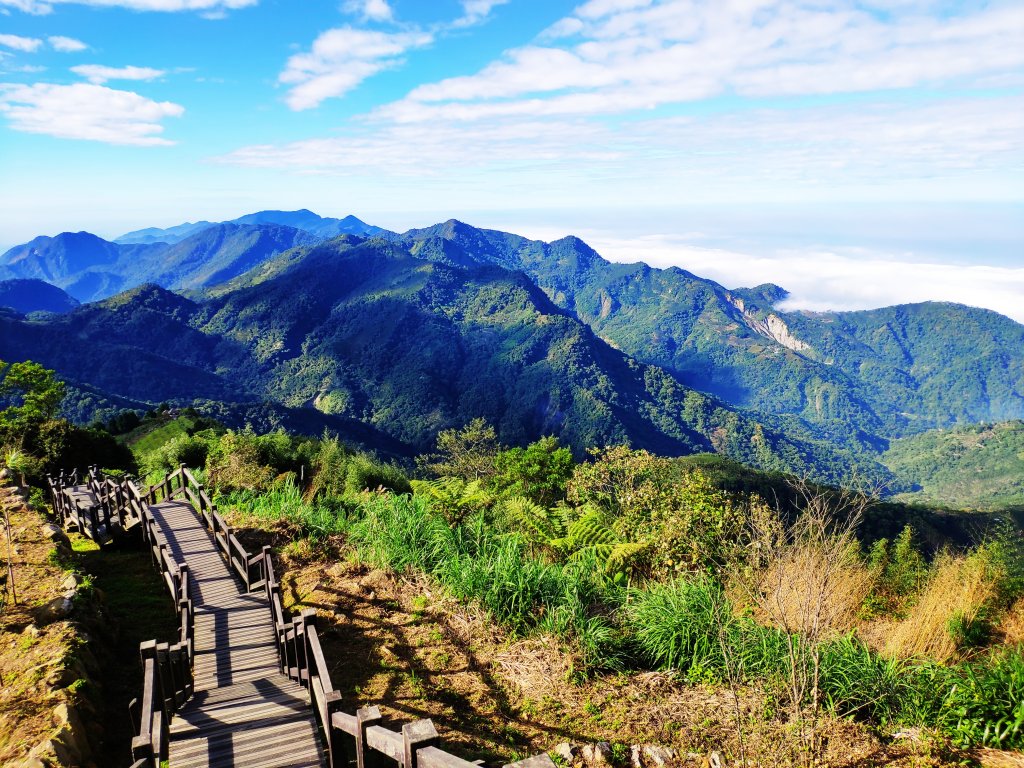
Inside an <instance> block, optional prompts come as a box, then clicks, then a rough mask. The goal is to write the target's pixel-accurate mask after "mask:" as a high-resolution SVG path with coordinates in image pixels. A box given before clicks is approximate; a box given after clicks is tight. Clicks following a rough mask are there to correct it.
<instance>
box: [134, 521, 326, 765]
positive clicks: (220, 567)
mask: <svg viewBox="0 0 1024 768" xmlns="http://www.w3.org/2000/svg"><path fill="white" fill-rule="evenodd" d="M149 509H150V511H151V512H152V515H153V518H154V519H155V521H156V523H157V525H158V526H159V528H160V530H161V531H162V532H163V535H164V537H165V538H166V540H167V544H168V547H169V549H170V555H171V557H172V558H173V559H174V560H176V561H178V562H185V563H188V566H189V579H190V584H189V588H190V592H191V595H192V599H193V601H194V602H195V606H196V609H195V656H194V662H193V663H194V667H193V678H194V681H195V682H194V686H195V689H194V693H193V696H192V699H191V700H190V701H188V702H187V703H186V704H185V706H184V707H182V708H181V709H180V710H179V711H178V713H177V715H176V716H175V718H174V719H173V721H172V722H171V726H170V746H169V760H170V765H171V766H173V768H199V766H204V767H205V766H233V765H244V766H251V767H252V768H259V767H260V766H267V767H268V768H269V766H282V767H283V766H292V767H294V768H300V767H302V766H321V765H323V754H322V752H321V750H320V744H319V737H318V735H317V732H316V725H315V723H314V720H313V714H312V712H311V711H310V709H309V697H308V695H307V694H306V691H305V689H304V688H303V687H302V686H301V685H299V684H298V683H296V682H293V681H291V680H289V679H288V678H287V677H285V676H284V675H282V674H281V672H280V668H279V665H278V657H277V642H276V634H275V629H274V625H273V623H272V622H271V617H270V610H269V607H268V605H267V600H266V597H265V596H264V595H263V594H261V593H246V592H244V591H243V589H244V588H240V587H239V584H238V582H237V581H236V580H235V578H234V576H233V575H232V572H231V570H229V569H228V566H227V564H226V563H225V561H224V560H223V559H222V558H221V556H220V555H219V554H218V552H217V548H216V546H215V545H214V541H213V538H212V537H211V535H210V533H209V532H208V531H207V530H206V528H205V527H204V526H203V524H202V523H201V522H200V519H199V517H198V515H197V514H196V512H195V510H193V508H192V506H191V505H190V504H187V503H185V502H182V501H165V502H162V503H160V504H156V505H153V506H150V508H149Z"/></svg>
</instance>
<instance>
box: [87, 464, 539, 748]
mask: <svg viewBox="0 0 1024 768" xmlns="http://www.w3.org/2000/svg"><path fill="white" fill-rule="evenodd" d="M96 483H97V486H96V489H95V490H94V493H97V496H98V497H99V493H102V494H103V499H104V500H105V503H106V505H107V506H106V508H107V509H108V512H109V514H111V515H113V516H116V517H117V518H118V520H123V521H124V523H125V527H128V526H129V525H131V524H133V523H134V522H139V523H141V524H142V532H143V539H144V541H145V542H146V543H147V544H148V546H149V548H150V552H151V554H152V557H153V562H154V564H155V565H156V566H157V567H158V568H159V570H160V573H161V574H162V576H163V578H164V583H165V585H166V586H167V589H168V591H169V592H170V594H171V597H172V598H173V599H174V600H175V606H176V609H177V611H178V618H179V624H180V628H179V636H178V641H177V642H176V643H174V644H173V645H171V644H168V643H157V642H156V641H153V640H151V641H148V642H145V643H142V645H141V646H140V656H141V659H142V666H143V691H142V698H141V699H137V700H134V701H132V703H131V705H130V709H131V713H132V719H133V722H134V725H135V733H136V734H137V735H136V736H135V737H134V738H133V739H132V760H133V761H134V762H133V764H132V768H158V766H159V765H160V763H161V761H164V760H166V759H167V754H168V741H169V726H170V720H171V717H172V716H173V715H174V713H175V712H176V711H177V710H178V709H179V708H180V707H181V706H182V705H183V704H184V703H185V701H186V700H187V699H188V698H189V697H190V696H191V695H192V692H193V684H194V683H193V679H192V668H193V654H194V621H195V611H194V607H193V604H192V600H191V599H190V597H189V586H188V572H189V571H188V564H187V563H177V562H175V561H174V560H173V558H172V557H171V556H170V554H169V552H168V546H167V542H166V540H165V538H164V536H163V533H162V532H161V531H160V528H159V526H158V525H157V524H156V521H155V519H154V518H153V516H152V514H151V513H150V512H149V509H148V507H149V506H150V505H152V504H158V503H160V502H161V501H167V500H173V499H181V500H184V501H187V502H189V503H190V504H191V506H192V508H193V509H194V510H195V511H196V513H197V514H198V515H199V517H200V519H201V520H202V522H203V525H204V526H205V527H206V528H207V529H208V530H209V531H210V533H211V535H212V537H213V540H214V543H215V545H216V547H217V551H218V552H219V553H220V554H221V556H222V557H223V558H224V559H225V560H226V561H227V563H228V564H229V566H230V568H231V570H232V571H233V572H234V573H235V575H236V576H237V577H238V579H239V580H240V581H241V583H242V584H243V585H244V586H245V589H246V591H252V590H254V589H260V588H262V589H263V591H264V594H265V595H266V597H267V603H268V607H269V610H270V616H271V620H272V621H273V624H274V629H275V635H276V641H277V653H278V661H279V667H280V671H281V672H282V673H283V674H284V675H286V676H287V677H289V678H290V679H292V680H294V681H296V682H298V683H299V684H300V685H302V686H303V687H304V688H306V689H307V690H308V691H309V698H310V706H311V708H312V709H313V712H314V714H315V717H316V721H317V725H318V727H319V729H320V732H321V734H322V735H323V738H324V744H325V746H326V748H327V758H328V766H330V768H348V767H349V766H354V768H390V767H391V766H394V765H396V764H397V766H399V767H400V768H479V766H478V764H477V763H474V762H469V761H467V760H463V759H461V758H459V757H456V756H455V755H452V754H449V753H448V752H445V751H443V750H441V749H440V748H439V746H438V744H439V743H440V737H439V736H438V733H437V730H436V729H435V728H434V724H433V723H432V722H431V721H430V720H417V721H415V722H412V723H407V724H405V725H403V726H402V729H401V731H400V732H397V731H392V730H389V729H387V728H384V727H383V726H382V725H381V724H380V723H381V720H382V717H381V713H380V709H379V708H378V707H375V706H370V707H362V708H360V709H358V710H357V711H356V712H355V714H349V713H346V712H344V711H342V696H341V693H340V692H339V691H338V690H337V689H336V688H335V687H334V684H333V683H332V682H331V675H330V671H329V669H328V666H327V661H326V658H325V656H324V652H323V647H322V646H321V643H320V636H319V633H318V630H317V616H316V611H315V610H313V609H310V608H307V609H304V610H302V611H300V612H299V613H298V614H293V613H292V612H291V611H289V610H287V609H286V608H285V607H284V603H283V601H282V597H281V585H280V582H279V581H278V579H277V575H276V572H275V569H274V562H273V558H272V557H271V553H270V547H266V546H265V547H263V549H262V550H261V551H260V553H259V554H257V555H250V554H249V553H248V552H246V550H245V548H244V547H243V546H242V544H241V542H240V541H239V540H238V538H237V537H236V536H235V534H234V533H232V531H231V527H230V526H229V525H228V524H227V523H226V522H225V521H224V518H223V517H222V516H221V515H220V513H219V512H218V511H217V509H216V507H215V505H214V504H213V502H212V501H211V500H210V497H209V496H208V495H207V493H206V490H205V489H204V488H203V486H202V485H201V484H200V483H198V482H197V481H196V478H195V476H194V475H193V474H192V472H191V471H189V469H188V468H187V467H186V466H185V465H184V464H182V465H181V466H180V467H179V468H178V469H176V470H174V472H171V473H170V474H168V475H167V476H166V477H165V478H164V479H163V480H162V481H161V482H159V483H157V484H156V485H153V486H149V487H148V488H147V489H146V491H145V492H142V491H140V490H139V489H138V487H136V485H135V483H134V482H132V481H131V480H128V479H126V480H121V481H116V482H115V481H112V480H110V479H104V478H99V477H97V478H96ZM511 766H515V768H554V763H553V762H552V760H551V758H550V757H548V756H547V755H546V754H541V755H536V756H534V757H530V758H527V759H525V760H521V761H519V762H518V763H512V764H509V766H506V767H505V768H511Z"/></svg>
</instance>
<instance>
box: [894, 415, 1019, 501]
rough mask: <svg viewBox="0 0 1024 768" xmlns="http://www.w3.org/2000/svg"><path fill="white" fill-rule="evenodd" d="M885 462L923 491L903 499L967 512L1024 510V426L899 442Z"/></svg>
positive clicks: (937, 433) (977, 428) (985, 427)
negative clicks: (946, 506) (968, 510)
mask: <svg viewBox="0 0 1024 768" xmlns="http://www.w3.org/2000/svg"><path fill="white" fill-rule="evenodd" d="M882 462H883V463H884V464H885V465H886V466H887V467H888V468H889V469H891V470H892V471H893V473H894V474H895V475H897V476H898V477H900V478H902V479H904V480H906V481H908V482H913V483H915V484H916V487H917V488H918V490H916V491H915V492H912V493H905V494H902V495H901V496H898V497H897V498H899V499H902V500H906V501H924V502H928V503H942V504H945V505H948V506H951V507H961V508H964V509H980V510H992V509H1000V508H1019V509H1024V422H1022V421H1008V422H1004V423H1001V424H976V425H971V426H964V427H956V428H955V429H949V430H934V431H931V432H925V433H924V434H920V435H915V436H914V437H908V438H904V439H902V440H895V441H893V443H892V446H891V447H890V448H889V450H888V451H886V452H885V453H884V454H883V455H882Z"/></svg>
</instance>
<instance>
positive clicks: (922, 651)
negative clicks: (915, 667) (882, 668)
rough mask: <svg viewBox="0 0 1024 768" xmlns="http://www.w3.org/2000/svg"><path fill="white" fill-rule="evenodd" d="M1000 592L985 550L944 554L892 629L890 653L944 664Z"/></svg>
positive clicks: (956, 652) (995, 572) (994, 569)
mask: <svg viewBox="0 0 1024 768" xmlns="http://www.w3.org/2000/svg"><path fill="white" fill-rule="evenodd" d="M998 595H999V572H998V568H997V567H996V566H995V565H994V564H993V562H992V559H991V558H990V557H989V556H988V554H987V553H986V552H985V550H984V549H982V550H978V551H976V552H974V553H972V554H971V555H969V556H967V557H955V556H953V555H949V554H943V555H940V556H939V557H938V558H936V560H935V563H934V564H933V566H932V577H931V578H930V579H929V581H928V583H927V584H926V585H925V588H924V591H923V592H922V593H921V597H920V599H919V600H918V601H917V603H916V605H914V607H913V608H911V609H910V613H909V614H908V615H907V617H906V618H905V619H904V620H903V621H901V622H899V623H898V624H896V625H895V626H894V627H893V629H892V634H891V635H890V636H889V639H888V641H887V642H886V644H885V651H886V653H887V654H889V655H891V656H896V657H899V658H929V659H934V660H935V661H939V662H945V661H949V660H950V659H953V658H954V657H956V656H957V655H958V654H959V653H960V651H961V650H962V648H961V641H962V634H963V631H962V630H963V628H965V627H966V628H970V627H972V626H976V624H977V622H979V621H982V620H984V618H985V611H986V610H987V609H988V608H989V607H990V606H991V605H992V603H993V602H994V601H995V599H996V598H997V597H998Z"/></svg>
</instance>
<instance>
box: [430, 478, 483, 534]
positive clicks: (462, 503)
mask: <svg viewBox="0 0 1024 768" xmlns="http://www.w3.org/2000/svg"><path fill="white" fill-rule="evenodd" d="M412 490H413V493H415V494H417V495H418V496H422V497H424V498H426V499H429V500H430V502H431V506H432V507H433V508H434V509H436V510H437V511H439V512H440V513H441V514H443V515H444V517H445V519H447V520H448V522H449V523H458V522H460V521H461V520H462V519H463V518H464V517H465V516H466V515H467V514H468V513H469V512H472V511H474V510H479V509H486V508H488V507H490V506H491V505H492V504H493V503H494V497H493V496H492V495H491V494H490V493H489V492H488V491H487V489H486V488H485V487H484V485H483V483H482V482H481V481H480V480H472V481H470V482H466V481H465V480H463V479H462V478H461V477H439V478H437V479H436V480H413V481H412Z"/></svg>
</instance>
